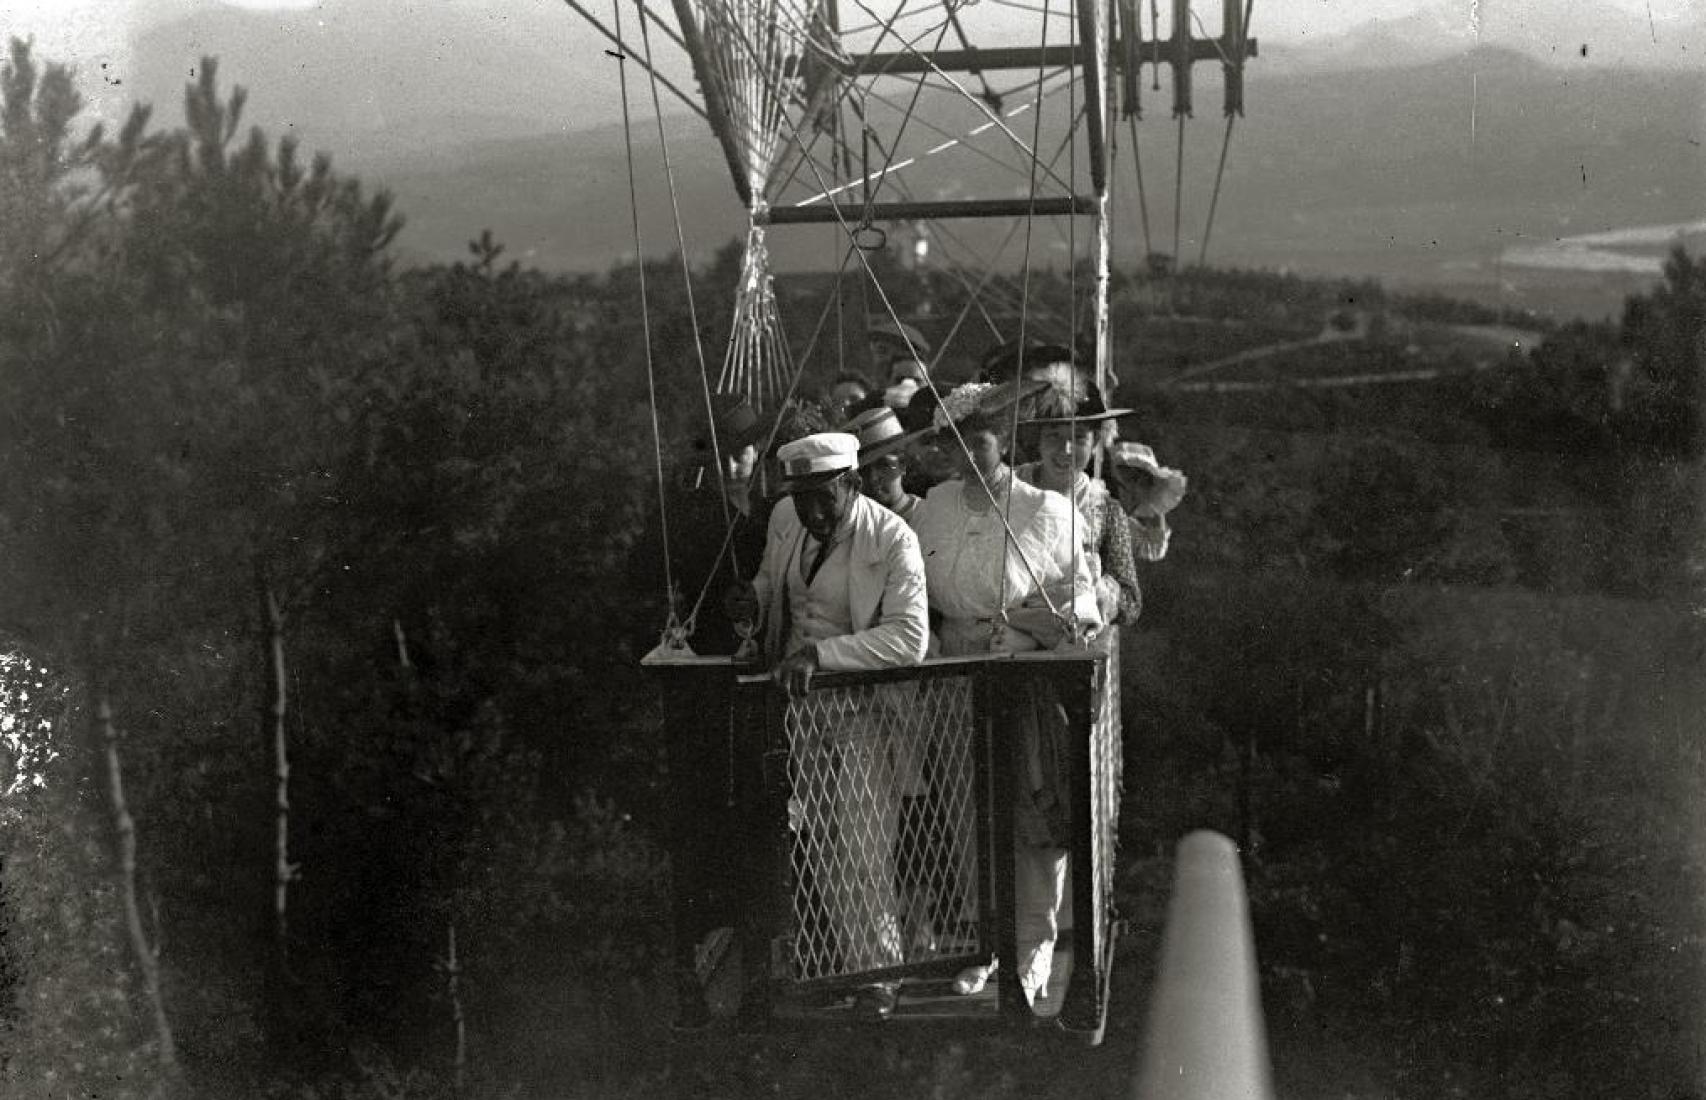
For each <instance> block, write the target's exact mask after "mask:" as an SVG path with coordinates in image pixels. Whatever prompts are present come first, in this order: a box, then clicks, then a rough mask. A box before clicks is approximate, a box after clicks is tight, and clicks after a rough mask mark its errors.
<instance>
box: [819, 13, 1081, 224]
mask: <svg viewBox="0 0 1706 1100" xmlns="http://www.w3.org/2000/svg"><path fill="white" fill-rule="evenodd" d="M854 3H856V4H858V6H859V8H860V9H861V10H862V11H864V12H865V14H866V15H869V16H871V17H873V18H874V17H875V16H876V13H875V12H873V11H872V10H871V8H870V6H869V5H868V4H866V3H865V0H854ZM906 52H907V53H909V54H911V55H912V56H914V57H916V58H918V59H919V60H920V61H922V62H923V63H924V64H925V65H927V66H929V68H930V71H932V72H934V73H936V74H937V75H938V76H940V77H942V78H943V79H944V80H946V81H947V82H948V83H949V84H950V85H952V86H953V88H954V90H955V91H957V92H959V94H960V95H961V96H962V97H964V99H965V101H966V102H967V103H970V104H971V105H972V106H974V107H976V108H977V109H978V110H979V111H980V112H982V114H983V116H984V118H985V120H987V121H989V122H993V123H994V124H995V125H996V126H998V127H999V128H1000V129H1001V132H1002V133H1003V134H1005V135H1006V136H1007V139H1008V140H1009V141H1011V142H1012V143H1013V144H1014V145H1016V146H1018V148H1019V151H1020V152H1022V153H1024V154H1025V156H1026V157H1029V158H1030V159H1031V160H1032V161H1035V160H1036V158H1037V154H1036V150H1035V149H1033V148H1030V147H1029V146H1027V145H1026V144H1025V143H1024V142H1023V141H1021V140H1019V137H1018V135H1017V134H1015V133H1013V131H1012V129H1011V128H1010V127H1008V126H1007V124H1006V123H1005V122H1003V121H1001V119H1000V118H999V117H998V116H997V115H996V114H995V113H994V112H993V111H991V110H990V109H989V106H988V105H987V104H985V103H984V102H983V101H982V100H980V99H978V98H977V96H975V95H973V94H972V93H971V92H970V91H968V90H967V89H966V88H965V86H964V85H962V84H961V83H960V82H959V81H957V80H955V79H954V78H953V76H952V74H950V73H948V72H947V71H946V70H944V69H943V68H942V67H941V66H939V65H937V64H936V63H935V62H934V61H932V60H931V59H930V58H929V57H928V56H927V55H925V54H922V53H919V52H918V51H917V50H916V49H914V48H913V47H911V46H910V45H909V46H907V47H906ZM1050 175H1051V176H1053V173H1052V172H1051V173H1050ZM1054 180H1055V182H1056V183H1059V184H1061V186H1063V187H1064V186H1066V182H1065V181H1064V180H1062V179H1060V177H1059V176H1054ZM823 189H824V190H828V188H827V187H824V188H823ZM1034 190H1035V189H1034V188H1033V192H1034Z"/></svg>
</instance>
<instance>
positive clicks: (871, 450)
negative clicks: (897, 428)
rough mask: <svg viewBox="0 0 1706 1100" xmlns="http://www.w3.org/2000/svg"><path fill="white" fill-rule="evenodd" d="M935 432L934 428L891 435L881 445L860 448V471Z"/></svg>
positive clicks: (875, 444) (874, 444)
mask: <svg viewBox="0 0 1706 1100" xmlns="http://www.w3.org/2000/svg"><path fill="white" fill-rule="evenodd" d="M935 430H936V429H934V428H919V429H918V430H917V431H912V432H902V433H901V434H899V435H891V436H889V437H888V438H887V439H885V440H883V441H881V442H880V443H873V444H871V445H870V446H869V447H861V448H859V469H861V470H863V469H864V468H865V467H867V466H869V465H870V464H871V463H873V462H875V461H877V460H878V459H879V458H887V457H888V456H889V455H892V454H894V453H895V452H896V451H900V450H904V449H905V448H906V447H908V446H910V445H911V444H912V443H913V442H915V441H916V440H918V439H920V438H922V437H923V436H926V435H929V434H930V433H931V432H933V431H935Z"/></svg>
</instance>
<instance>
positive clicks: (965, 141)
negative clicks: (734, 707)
mask: <svg viewBox="0 0 1706 1100" xmlns="http://www.w3.org/2000/svg"><path fill="white" fill-rule="evenodd" d="M1061 73H1067V74H1068V75H1070V70H1068V69H1065V68H1060V69H1055V70H1054V71H1053V72H1051V73H1050V74H1049V75H1048V76H1047V77H1045V78H1044V79H1045V80H1048V79H1053V78H1054V77H1055V76H1058V75H1060V74H1061ZM1071 83H1072V81H1071V80H1070V79H1069V80H1068V81H1066V83H1065V84H1063V85H1059V86H1056V87H1055V88H1053V89H1051V90H1050V91H1048V92H1046V93H1045V94H1044V95H1045V98H1046V97H1047V96H1048V95H1053V94H1054V92H1057V91H1059V90H1060V88H1061V87H1064V86H1066V85H1069V84H1071ZM1026 86H1027V87H1029V86H1032V85H1031V82H1027V85H1026ZM868 95H869V98H871V99H874V100H876V101H877V102H879V103H881V104H883V105H884V106H886V107H891V108H894V109H895V110H905V108H903V107H902V106H901V104H900V103H899V102H897V101H896V100H893V99H890V98H888V97H887V96H884V95H882V94H880V93H878V92H876V91H875V90H872V91H870V92H869V93H868ZM1031 108H1032V104H1030V103H1022V104H1020V105H1019V106H1017V107H1015V108H1013V109H1012V110H1011V111H1007V112H1005V113H1004V115H1003V117H1005V118H1014V117H1016V116H1018V115H1021V114H1023V113H1025V112H1026V111H1028V110H1030V109H1031ZM855 110H857V108H855ZM861 117H863V116H862V115H861ZM917 121H918V124H919V125H920V126H922V127H924V128H925V129H926V130H929V131H931V132H932V133H935V134H936V135H938V136H940V137H944V138H947V139H948V140H947V141H944V142H942V143H941V144H940V145H936V146H933V147H931V148H929V149H926V150H925V151H924V152H922V153H920V154H918V155H917V156H915V157H909V158H907V160H905V161H903V162H901V163H898V164H891V165H888V166H886V167H885V168H883V169H882V170H880V171H877V172H873V173H870V174H868V175H865V176H862V177H860V178H858V179H854V180H849V181H847V182H845V183H842V184H838V185H837V186H835V187H832V188H830V189H829V190H827V191H821V192H819V193H817V194H815V195H812V196H811V197H809V198H804V199H800V200H799V201H798V202H796V203H794V205H795V206H810V205H812V204H813V203H818V202H822V201H823V200H825V199H828V198H833V197H834V196H836V195H839V194H841V193H843V192H845V191H850V190H852V189H853V188H855V187H858V186H860V185H862V184H866V183H871V182H879V183H880V182H886V178H882V177H886V176H888V175H897V176H898V175H899V173H900V172H901V170H902V169H905V168H909V167H911V166H912V165H913V164H915V163H916V162H918V161H920V160H922V159H924V158H925V157H932V156H937V155H939V154H941V153H945V152H947V151H948V150H949V149H954V148H961V149H966V150H969V151H971V152H973V153H976V154H977V155H979V156H981V157H982V158H983V159H985V160H987V161H989V162H990V163H991V164H994V165H996V166H998V167H1000V168H1003V169H1006V170H1007V171H1009V172H1012V173H1013V174H1015V175H1018V176H1025V175H1026V171H1025V169H1022V168H1019V167H1018V166H1016V165H1014V164H1012V163H1011V162H1009V161H1005V160H1002V159H1001V158H1000V157H998V156H996V155H995V154H993V153H991V152H989V151H988V150H986V149H982V148H980V147H979V146H976V145H973V144H971V140H972V139H973V138H977V137H981V136H982V135H984V134H986V133H988V132H989V131H990V130H992V129H994V128H995V124H994V123H990V122H985V123H983V124H982V125H980V126H977V127H975V128H974V129H972V130H970V131H968V132H967V133H965V134H955V133H953V132H952V131H950V130H947V129H944V128H943V127H941V126H938V125H936V124H934V123H932V122H930V121H928V120H926V119H923V118H920V119H918V120H917ZM895 148H896V151H897V152H898V151H899V140H898V138H897V140H896V143H895ZM1053 174H1054V173H1053V172H1052V171H1051V172H1050V175H1053ZM1055 179H1056V181H1057V182H1060V183H1062V184H1064V182H1065V181H1062V180H1060V179H1059V177H1058V176H1056V177H1055Z"/></svg>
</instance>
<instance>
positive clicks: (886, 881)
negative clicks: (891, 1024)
mask: <svg viewBox="0 0 1706 1100" xmlns="http://www.w3.org/2000/svg"><path fill="white" fill-rule="evenodd" d="M972 688H973V677H972V675H971V674H970V673H969V672H968V673H965V674H958V675H937V676H926V677H922V678H918V679H908V680H899V681H897V682H888V683H865V684H858V685H854V686H847V687H826V688H822V689H814V690H813V691H811V692H810V693H809V694H807V695H805V696H802V697H800V698H798V699H794V700H791V701H790V702H789V703H788V706H787V709H786V711H785V714H784V716H783V733H784V735H785V738H786V742H787V752H788V779H789V799H788V827H789V831H790V833H791V866H792V871H793V882H792V889H791V899H792V927H791V929H790V939H791V942H792V969H793V977H794V979H795V980H796V981H815V980H823V979H830V980H842V979H850V978H852V977H853V976H855V975H861V974H867V973H870V972H872V971H893V970H896V969H897V968H906V967H912V966H914V965H918V964H925V963H931V962H935V961H939V960H943V959H947V958H953V957H956V956H961V955H965V954H966V953H968V952H970V951H973V950H975V949H976V948H977V947H978V945H979V934H978V919H977V914H978V874H977V866H978V859H977V845H978V837H979V828H978V814H977V799H976V782H975V776H976V768H975V766H974V757H973V730H974V720H973V690H972Z"/></svg>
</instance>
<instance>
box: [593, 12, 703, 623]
mask: <svg viewBox="0 0 1706 1100" xmlns="http://www.w3.org/2000/svg"><path fill="white" fill-rule="evenodd" d="M610 6H611V9H612V11H613V12H614V13H615V21H616V34H617V36H618V37H620V36H621V34H622V2H621V0H611V3H610ZM616 72H617V74H618V82H619V83H620V85H621V88H622V144H623V148H624V149H625V151H626V153H627V161H628V211H629V214H630V216H631V219H632V221H633V227H634V269H635V271H636V272H637V273H638V275H639V278H640V324H641V326H642V328H643V330H644V332H645V338H644V344H645V350H646V394H647V398H648V400H647V404H648V405H649V406H650V408H651V414H652V454H653V458H654V459H655V464H656V468H657V480H658V517H659V522H660V523H661V524H662V527H663V576H664V586H665V588H666V590H667V599H668V603H669V618H668V620H667V621H666V623H665V625H664V633H663V644H664V645H666V646H670V647H671V648H680V647H681V646H682V645H683V644H684V642H685V638H686V634H685V632H684V631H683V630H682V627H681V622H680V620H679V619H678V618H677V617H676V601H677V599H678V598H679V593H677V592H676V588H675V568H674V566H673V565H672V564H671V563H670V557H669V548H670V540H669V508H668V504H667V496H666V494H665V491H664V478H663V432H662V430H661V429H660V428H659V426H658V398H657V376H656V373H655V371H654V369H653V365H652V321H651V305H650V302H649V300H648V298H647V296H646V251H645V247H644V244H643V242H642V241H641V239H640V198H639V190H638V187H637V185H636V184H635V182H634V133H633V119H632V116H631V114H630V112H629V108H628V58H627V56H626V55H625V54H618V55H617V57H616Z"/></svg>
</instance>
